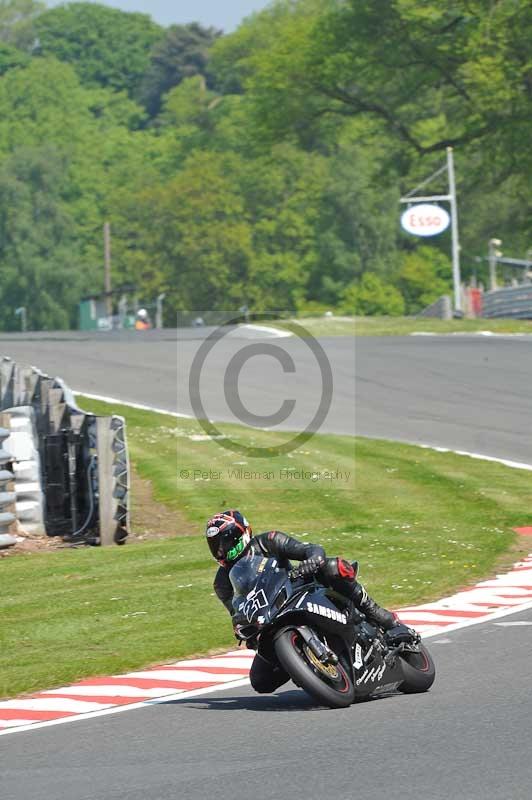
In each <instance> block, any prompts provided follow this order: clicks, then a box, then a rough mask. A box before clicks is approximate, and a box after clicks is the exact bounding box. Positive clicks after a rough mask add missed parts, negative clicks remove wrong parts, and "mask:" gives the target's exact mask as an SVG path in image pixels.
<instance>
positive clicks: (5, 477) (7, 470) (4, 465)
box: [0, 414, 17, 548]
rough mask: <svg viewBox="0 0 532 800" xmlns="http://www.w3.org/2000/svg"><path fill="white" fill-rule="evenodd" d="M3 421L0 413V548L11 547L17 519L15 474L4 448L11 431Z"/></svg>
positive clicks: (13, 541) (14, 540) (8, 453)
mask: <svg viewBox="0 0 532 800" xmlns="http://www.w3.org/2000/svg"><path fill="white" fill-rule="evenodd" d="M5 422H6V419H5V418H4V417H3V415H2V414H0V548H4V547H11V545H14V544H15V543H16V541H17V540H16V538H15V537H14V536H13V532H14V528H15V523H16V519H17V517H16V513H15V503H16V494H15V476H14V474H13V472H12V471H11V466H12V465H11V453H10V452H9V451H8V450H7V448H6V441H7V440H8V438H9V435H10V433H11V431H10V430H8V429H7V428H6V427H3V425H4V424H5Z"/></svg>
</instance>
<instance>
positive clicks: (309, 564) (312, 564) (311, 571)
mask: <svg viewBox="0 0 532 800" xmlns="http://www.w3.org/2000/svg"><path fill="white" fill-rule="evenodd" d="M324 564H325V558H324V557H323V556H312V557H311V558H307V559H305V561H302V562H301V564H300V565H299V567H298V569H297V571H298V573H299V574H300V575H301V577H302V578H307V577H309V576H310V575H315V573H316V572H317V571H318V570H319V569H320V567H323V565H324Z"/></svg>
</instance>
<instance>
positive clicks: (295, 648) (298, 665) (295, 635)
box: [275, 628, 355, 708]
mask: <svg viewBox="0 0 532 800" xmlns="http://www.w3.org/2000/svg"><path fill="white" fill-rule="evenodd" d="M275 652H276V654H277V658H278V659H279V661H280V663H281V666H282V667H283V669H284V670H285V671H286V672H287V673H288V674H289V675H290V677H291V678H292V680H293V681H294V683H295V684H296V685H297V686H299V687H300V688H301V689H304V690H305V691H306V692H308V693H309V694H310V695H311V696H312V697H313V698H314V699H315V700H317V701H318V702H319V703H320V704H322V705H325V706H329V707H330V708H347V707H348V706H350V705H351V704H352V703H353V701H354V699H355V687H354V686H353V682H352V680H351V678H350V676H349V674H348V673H347V671H346V670H345V669H344V667H343V666H342V664H341V663H340V662H338V664H334V665H332V664H322V663H320V662H319V661H318V659H317V658H316V656H315V655H314V653H313V652H312V650H311V649H310V648H309V646H308V645H307V644H306V643H305V640H304V639H303V637H302V636H301V634H300V633H299V631H298V630H297V628H288V629H286V630H284V631H282V633H281V634H280V635H279V636H278V637H277V639H276V640H275Z"/></svg>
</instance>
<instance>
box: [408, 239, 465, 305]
mask: <svg viewBox="0 0 532 800" xmlns="http://www.w3.org/2000/svg"><path fill="white" fill-rule="evenodd" d="M397 286H398V288H399V290H400V291H401V293H402V295H403V297H404V299H405V304H406V312H407V314H415V313H416V312H418V311H421V310H422V309H423V308H425V307H426V306H429V305H430V304H431V303H434V302H435V301H436V300H438V298H440V297H441V296H442V295H444V294H450V293H451V292H452V279H451V263H450V260H449V258H448V257H447V256H445V255H444V254H443V253H442V252H441V251H440V250H437V249H436V248H435V247H428V246H426V245H421V246H420V247H418V248H417V249H416V250H414V251H413V252H412V253H408V254H406V255H405V256H404V258H403V266H402V268H401V270H400V272H399V276H398V280H397Z"/></svg>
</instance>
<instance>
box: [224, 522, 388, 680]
mask: <svg viewBox="0 0 532 800" xmlns="http://www.w3.org/2000/svg"><path fill="white" fill-rule="evenodd" d="M250 552H251V553H253V554H255V555H264V556H271V557H273V558H277V559H278V561H279V566H280V567H288V568H289V562H290V559H294V560H296V561H307V560H308V559H313V558H317V559H320V560H323V566H322V567H321V568H320V570H319V575H320V578H321V579H322V580H323V581H324V582H325V583H326V584H327V585H329V586H331V588H333V589H334V590H335V591H337V592H339V593H340V594H343V595H345V596H346V597H349V599H350V600H353V602H354V603H355V605H356V606H357V607H358V608H360V609H361V610H362V611H363V612H364V613H365V614H366V616H368V617H369V618H371V619H373V620H374V621H376V622H377V624H379V625H381V626H382V627H384V628H391V627H392V626H393V625H394V624H395V617H394V615H393V614H392V613H391V612H390V611H386V610H385V609H383V608H381V607H380V606H378V605H377V604H376V603H375V601H374V600H372V598H371V597H369V596H368V594H367V592H366V590H365V589H364V587H363V586H362V585H361V584H360V583H358V582H357V581H356V579H355V575H354V570H353V568H352V567H351V564H349V562H347V561H342V560H341V559H337V558H326V557H325V550H324V549H323V547H321V545H316V544H310V542H309V543H307V542H300V541H298V540H297V539H293V538H292V537H290V536H287V535H286V534H285V533H282V532H281V531H269V532H268V533H261V534H259V535H258V536H254V537H253V538H252V539H251V542H250V544H249V547H248V549H247V550H246V555H247V554H249V553H250ZM244 557H245V556H244ZM230 572H231V567H220V568H219V569H218V572H217V573H216V576H215V579H214V591H215V592H216V595H217V597H218V598H219V599H220V600H221V601H222V603H223V604H224V606H225V607H226V608H227V610H228V611H229V613H230V614H231V616H233V619H234V622H236V619H237V616H236V614H235V609H234V608H233V598H234V593H235V592H234V587H233V584H232V583H231V579H230ZM249 677H250V680H251V685H252V686H253V688H254V689H255V691H256V692H260V693H269V692H273V691H275V689H277V688H278V687H279V686H282V684H283V683H286V681H287V680H288V675H287V674H286V672H284V670H282V669H281V668H280V667H277V666H274V665H273V664H271V663H270V662H269V661H267V660H266V659H264V658H263V657H262V656H260V655H258V654H257V655H256V656H255V658H254V660H253V664H252V666H251V670H250V675H249Z"/></svg>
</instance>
